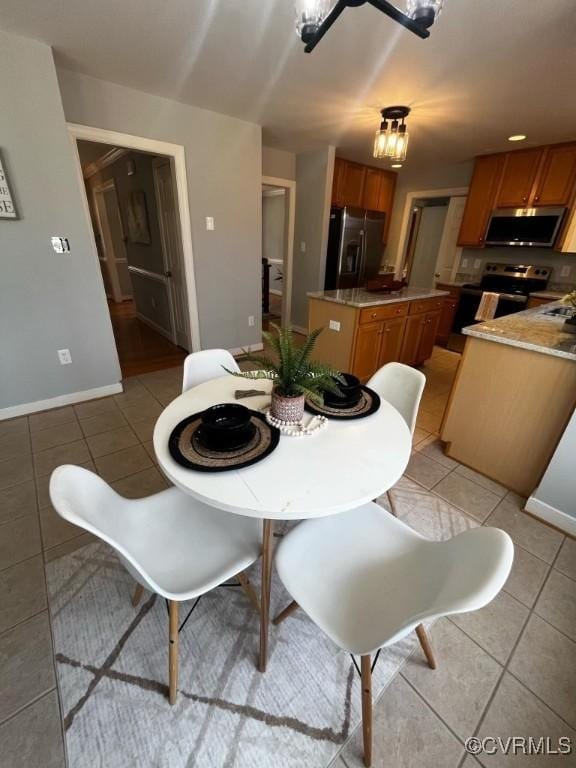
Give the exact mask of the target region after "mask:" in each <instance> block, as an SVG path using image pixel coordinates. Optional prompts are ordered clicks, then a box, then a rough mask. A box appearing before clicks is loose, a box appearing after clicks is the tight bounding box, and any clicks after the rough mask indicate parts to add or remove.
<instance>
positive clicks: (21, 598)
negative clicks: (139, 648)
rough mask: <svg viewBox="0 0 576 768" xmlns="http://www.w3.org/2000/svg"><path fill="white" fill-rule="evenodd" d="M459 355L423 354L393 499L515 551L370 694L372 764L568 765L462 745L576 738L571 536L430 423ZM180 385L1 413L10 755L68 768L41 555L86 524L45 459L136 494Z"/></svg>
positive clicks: (149, 482) (27, 764) (176, 380)
mask: <svg viewBox="0 0 576 768" xmlns="http://www.w3.org/2000/svg"><path fill="white" fill-rule="evenodd" d="M458 359H459V356H458V355H456V354H454V353H450V352H447V351H446V350H441V349H438V350H435V353H434V355H433V357H432V359H431V360H430V361H429V363H428V364H427V365H426V366H425V369H424V370H425V373H426V375H427V377H428V382H427V386H426V390H425V393H424V397H423V401H422V408H421V412H420V415H419V418H418V427H417V429H416V433H415V438H414V452H413V457H412V460H411V462H410V465H409V467H408V469H407V472H406V477H405V478H403V479H402V480H401V481H400V483H399V484H398V485H397V486H396V488H395V489H393V490H392V492H391V498H392V502H393V504H394V506H395V509H396V512H397V514H398V515H399V516H400V517H401V518H402V519H404V520H405V521H406V522H407V523H408V524H410V525H413V526H414V527H416V528H418V529H419V530H421V532H422V533H424V534H428V535H431V536H433V535H435V531H437V521H438V520H441V521H442V523H443V525H444V528H445V529H446V530H449V531H450V535H454V534H456V533H457V532H458V531H460V530H463V529H464V528H467V527H473V526H476V525H480V524H487V525H497V526H499V527H501V528H503V529H505V530H507V531H508V532H509V533H510V535H511V536H512V538H513V539H514V542H515V545H516V557H515V563H514V567H513V570H512V574H511V576H510V578H509V580H508V582H507V584H506V587H505V590H504V591H503V592H502V593H501V595H500V596H499V597H498V598H497V599H496V600H495V601H494V602H493V603H492V604H491V605H490V606H488V607H487V608H485V609H483V610H481V611H479V612H476V613H474V614H470V615H467V616H460V617H457V618H454V619H452V620H448V619H445V620H442V621H439V622H437V623H436V624H435V625H434V627H433V628H432V631H431V633H432V641H433V643H434V645H435V649H436V655H437V657H438V661H439V668H438V669H437V670H436V671H435V672H431V671H430V670H428V669H427V667H425V666H424V665H423V662H422V659H421V658H420V656H419V655H415V656H414V657H413V658H412V659H411V660H410V661H409V663H408V664H407V666H406V667H405V668H404V670H403V671H402V673H401V674H400V675H398V676H397V678H396V679H395V680H394V682H393V684H392V685H391V686H390V687H389V688H388V690H387V691H386V692H385V694H384V696H383V697H382V699H381V700H380V701H379V702H378V703H377V704H376V706H375V759H374V766H375V768H379V767H384V766H386V767H388V766H389V767H390V768H403V767H404V766H406V767H407V766H419V767H422V766H424V767H425V766H434V767H436V766H442V767H444V766H446V768H451V767H452V766H453V767H454V768H457V767H458V768H461V767H462V766H464V768H472V767H473V766H478V765H480V764H481V765H484V766H487V767H491V766H500V765H501V766H508V765H524V764H526V765H536V764H538V765H548V763H552V762H553V761H554V764H558V765H575V764H576V763H575V757H574V755H572V756H568V757H550V758H546V757H544V756H542V755H540V756H538V757H533V758H523V757H519V756H517V757H514V756H512V755H508V756H504V755H503V754H502V753H499V754H496V755H493V756H480V757H479V759H480V762H477V761H476V759H475V758H472V757H470V756H466V753H465V751H464V740H465V739H466V738H467V737H468V736H472V735H475V734H478V735H480V736H494V737H497V736H502V737H504V738H506V737H508V736H533V737H539V736H550V737H551V738H552V739H556V738H557V737H558V736H561V735H562V736H569V737H571V738H572V739H573V743H574V744H575V745H576V732H575V730H574V729H575V728H576V542H575V541H573V540H571V539H568V538H566V537H564V536H563V535H562V534H561V533H559V532H557V531H555V530H553V529H551V528H549V527H547V526H545V525H544V524H542V523H540V522H538V521H537V520H535V519H533V518H531V517H529V516H527V515H525V514H524V513H523V512H522V499H520V498H519V497H517V496H516V495H515V494H513V493H510V492H508V491H507V490H506V489H505V488H503V487H502V486H500V485H498V484H497V483H494V482H493V481H491V480H489V479H488V478H484V477H483V476H481V475H478V474H477V473H475V472H472V471H470V470H468V469H466V468H465V467H462V466H460V465H459V464H458V463H457V462H454V461H453V460H451V459H448V458H447V457H445V456H444V455H443V453H442V450H441V446H440V444H439V443H438V441H437V437H436V433H437V431H438V429H439V426H440V421H441V418H442V413H443V409H444V407H445V403H446V399H447V395H448V392H449V389H450V385H451V382H452V379H453V377H454V375H455V371H456V368H457V364H458ZM180 386H181V371H180V369H169V370H164V371H158V372H154V373H149V374H144V375H142V376H139V377H135V378H131V379H128V380H127V381H126V382H125V391H124V393H123V394H121V395H116V396H114V397H110V398H106V399H103V400H98V401H93V402H88V403H84V404H81V405H78V406H73V407H67V408H60V409H58V410H53V411H47V412H45V413H41V414H35V415H33V416H30V417H23V418H19V419H14V420H12V421H9V422H4V423H0V595H2V600H1V605H0V660H1V664H0V691H1V694H0V764H1V765H2V766H7V768H36V766H39V767H40V766H41V767H42V768H61V767H62V766H64V765H65V754H64V746H63V737H62V728H61V721H60V707H59V700H58V692H57V688H56V676H55V671H54V663H53V658H52V641H51V632H50V617H49V613H48V610H47V599H46V584H45V578H44V564H45V563H46V562H48V561H50V560H52V559H53V558H57V557H60V556H62V555H63V554H66V553H68V552H70V551H73V550H74V549H76V548H78V547H81V546H83V545H84V544H86V543H87V542H89V541H90V540H91V537H90V535H88V534H86V533H82V531H80V530H79V529H77V528H75V527H74V526H72V525H70V524H68V523H66V522H64V521H62V520H61V519H60V518H59V517H58V516H57V515H56V513H55V512H54V510H53V509H52V507H51V505H50V500H49V495H48V481H49V475H50V472H51V471H52V469H53V468H54V467H56V466H58V465H59V464H61V463H64V462H72V463H78V464H81V465H82V466H85V467H89V468H91V469H93V470H95V471H97V472H99V473H100V474H101V475H102V476H103V477H105V478H106V479H107V480H108V481H109V482H111V483H112V485H113V486H114V487H115V488H116V490H118V491H119V492H120V493H122V494H124V495H126V496H131V497H137V496H145V495H148V494H150V493H154V492H155V491H158V490H160V489H162V488H165V487H166V486H167V483H166V481H165V480H164V478H163V476H162V474H161V473H160V471H159V469H158V467H157V465H156V463H155V459H154V453H153V450H152V444H151V438H152V430H153V426H154V422H155V420H156V417H157V415H158V413H159V412H160V410H161V409H162V407H163V406H165V405H166V404H167V403H168V402H170V401H171V400H172V399H173V398H174V397H176V396H177V395H178V394H179V392H180ZM360 754H361V752H360V734H359V733H355V734H353V736H352V738H351V740H350V741H349V743H347V744H346V745H345V746H344V747H343V749H342V752H341V754H340V755H339V756H338V758H337V760H336V761H335V762H334V764H333V765H334V766H335V767H336V768H355V767H356V766H360V765H361V762H360ZM70 768H74V767H73V766H71V767H70ZM142 768H148V767H146V766H142ZM150 768H153V767H152V766H151V767H150ZM271 768H273V767H271Z"/></svg>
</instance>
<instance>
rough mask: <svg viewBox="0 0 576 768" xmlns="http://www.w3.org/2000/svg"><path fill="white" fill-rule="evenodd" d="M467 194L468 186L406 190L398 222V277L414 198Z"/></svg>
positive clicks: (396, 270)
mask: <svg viewBox="0 0 576 768" xmlns="http://www.w3.org/2000/svg"><path fill="white" fill-rule="evenodd" d="M467 194H468V187H447V188H446V189H425V190H423V191H421V192H407V193H406V200H405V201H404V209H403V211H402V221H401V223H400V239H399V240H398V251H397V252H396V266H395V274H396V276H397V277H398V276H399V275H400V272H401V270H402V266H403V262H404V255H405V252H406V245H407V242H408V231H409V227H410V212H411V210H412V208H413V207H414V200H416V199H418V198H420V197H423V198H430V197H464V196H465V195H467Z"/></svg>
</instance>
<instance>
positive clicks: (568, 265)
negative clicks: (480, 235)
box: [456, 247, 576, 291]
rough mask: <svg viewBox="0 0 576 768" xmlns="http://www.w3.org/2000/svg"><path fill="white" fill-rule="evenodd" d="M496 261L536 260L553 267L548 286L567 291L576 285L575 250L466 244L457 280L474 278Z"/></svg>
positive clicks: (540, 264)
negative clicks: (563, 250) (468, 245)
mask: <svg viewBox="0 0 576 768" xmlns="http://www.w3.org/2000/svg"><path fill="white" fill-rule="evenodd" d="M489 261H490V262H495V263H497V264H534V265H536V266H542V267H551V268H552V275H551V277H550V280H549V281H548V288H549V289H550V290H552V291H554V290H557V291H564V290H568V289H572V288H574V287H575V286H576V253H575V254H572V253H557V252H556V251H551V250H550V249H549V248H506V247H503V248H464V250H463V251H462V256H461V258H460V268H459V270H458V274H457V275H456V280H457V281H462V282H474V281H476V280H478V279H479V278H480V275H481V274H482V272H483V271H484V265H485V264H486V263H487V262H489Z"/></svg>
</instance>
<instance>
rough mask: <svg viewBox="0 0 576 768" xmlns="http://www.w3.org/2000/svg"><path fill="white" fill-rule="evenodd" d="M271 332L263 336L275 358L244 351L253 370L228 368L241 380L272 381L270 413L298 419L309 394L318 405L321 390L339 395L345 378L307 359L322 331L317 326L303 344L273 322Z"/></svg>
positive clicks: (289, 418) (288, 419)
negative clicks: (255, 366)
mask: <svg viewBox="0 0 576 768" xmlns="http://www.w3.org/2000/svg"><path fill="white" fill-rule="evenodd" d="M272 328H273V329H274V332H273V333H267V332H265V331H264V332H263V333H262V335H263V337H264V338H265V339H266V341H267V342H268V343H269V344H270V346H271V347H272V349H273V350H274V353H275V356H276V357H277V360H275V359H273V358H272V357H268V356H266V355H254V354H252V353H250V352H246V353H245V354H246V358H245V359H246V360H248V361H249V362H252V363H255V364H256V365H259V366H260V368H259V369H258V370H255V371H240V372H235V371H228V369H226V370H227V372H228V373H232V374H234V376H240V377H241V378H243V379H251V380H255V379H269V380H271V381H273V382H274V386H273V389H272V405H271V409H270V411H271V414H272V416H274V418H276V419H279V420H280V421H283V422H299V421H301V419H302V417H303V416H304V401H305V399H306V397H307V396H308V397H309V398H310V399H311V400H312V401H314V402H316V403H319V404H321V403H322V400H323V393H324V392H326V391H328V392H334V394H336V395H338V394H340V389H339V387H338V383H341V384H345V383H346V381H345V379H344V378H343V377H342V375H341V374H340V372H339V371H337V370H335V369H334V368H332V367H331V366H329V365H326V364H324V363H319V362H316V361H314V360H310V355H311V354H312V351H313V349H314V345H315V344H316V339H317V338H318V336H319V335H320V333H321V332H322V328H318V329H316V330H315V331H312V333H310V334H309V336H308V337H307V338H306V341H305V342H304V344H303V345H302V347H297V346H296V345H295V344H294V337H293V335H292V329H291V328H290V327H288V328H279V327H278V326H277V325H274V324H272Z"/></svg>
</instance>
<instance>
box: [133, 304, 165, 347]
mask: <svg viewBox="0 0 576 768" xmlns="http://www.w3.org/2000/svg"><path fill="white" fill-rule="evenodd" d="M136 317H137V318H138V320H140V322H142V323H144V325H148V326H150V328H152V329H154V330H155V331H157V332H158V333H159V334H160V335H162V336H164V337H165V338H166V339H168V341H171V342H172V344H174V339H173V338H172V334H171V333H170V331H167V330H166V328H162V326H161V325H158V323H155V322H154V320H150V318H149V317H146V315H143V314H141V313H140V312H136Z"/></svg>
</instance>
